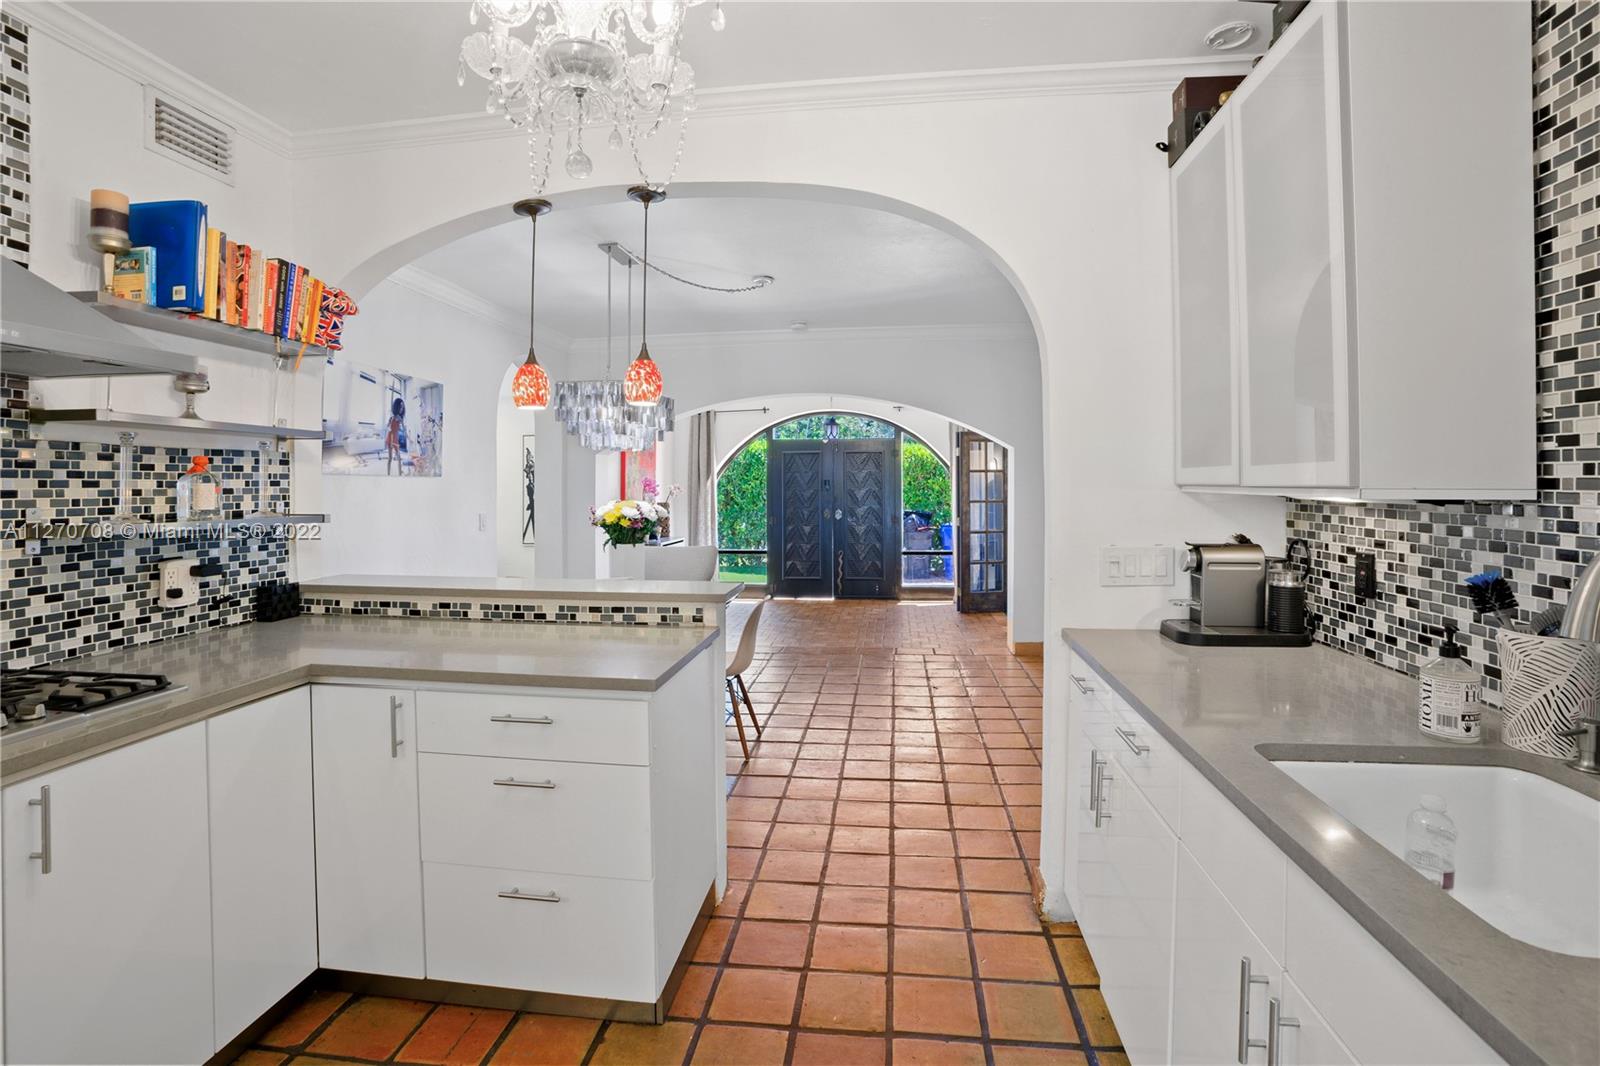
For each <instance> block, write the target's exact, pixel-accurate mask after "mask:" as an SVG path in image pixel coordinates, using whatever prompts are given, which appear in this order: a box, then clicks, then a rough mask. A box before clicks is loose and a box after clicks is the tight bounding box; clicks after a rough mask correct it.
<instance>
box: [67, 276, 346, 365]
mask: <svg viewBox="0 0 1600 1066" xmlns="http://www.w3.org/2000/svg"><path fill="white" fill-rule="evenodd" d="M72 295H73V296H74V297H76V298H77V299H79V300H82V301H83V302H84V303H86V304H88V305H89V306H90V307H93V308H94V309H95V310H96V311H99V312H100V313H101V314H103V315H105V316H106V317H107V318H109V319H112V320H113V321H116V322H120V323H122V324H123V325H125V326H136V327H138V328H139V329H153V330H158V331H159V332H162V333H171V334H173V335H175V336H179V337H192V338H194V339H195V340H202V341H209V342H210V343H212V344H225V345H227V346H229V347H231V348H239V349H242V350H244V351H251V352H264V353H266V354H268V355H274V356H280V357H285V358H288V357H293V358H298V357H299V356H300V354H301V348H302V347H304V350H305V354H306V355H307V356H310V357H311V358H314V359H323V358H326V357H327V355H328V349H327V348H324V347H323V346H322V345H320V344H306V345H303V346H302V345H301V343H300V342H299V341H290V340H285V339H283V338H282V337H274V336H273V335H272V334H270V333H262V332H260V331H258V330H253V329H245V328H244V327H242V326H230V325H229V324H228V323H226V322H218V321H217V320H215V319H212V318H202V317H201V316H199V315H196V314H193V313H192V312H189V311H172V310H169V309H167V308H165V307H152V306H150V305H149V304H142V303H136V302H135V301H133V300H124V299H122V298H121V297H120V296H112V295H111V294H110V293H108V292H75V293H73V294H72Z"/></svg>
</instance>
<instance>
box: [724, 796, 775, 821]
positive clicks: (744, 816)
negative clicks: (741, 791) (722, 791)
mask: <svg viewBox="0 0 1600 1066" xmlns="http://www.w3.org/2000/svg"><path fill="white" fill-rule="evenodd" d="M777 811H778V801H777V800H775V799H768V798H766V797H758V796H731V797H729V799H728V820H729V821H740V822H770V821H772V816H773V815H774V814H776V813H777Z"/></svg>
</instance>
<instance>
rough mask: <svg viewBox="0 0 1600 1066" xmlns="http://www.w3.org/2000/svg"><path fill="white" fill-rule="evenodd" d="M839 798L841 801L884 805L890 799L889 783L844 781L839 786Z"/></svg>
mask: <svg viewBox="0 0 1600 1066" xmlns="http://www.w3.org/2000/svg"><path fill="white" fill-rule="evenodd" d="M839 798H840V799H841V800H864V801H867V802H871V803H886V802H888V800H889V798H890V792H889V782H887V781H844V782H841V783H840V785H839Z"/></svg>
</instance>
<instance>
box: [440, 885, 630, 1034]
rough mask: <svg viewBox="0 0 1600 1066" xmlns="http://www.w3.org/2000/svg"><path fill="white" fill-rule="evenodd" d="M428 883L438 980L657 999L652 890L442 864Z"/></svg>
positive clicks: (612, 996)
mask: <svg viewBox="0 0 1600 1066" xmlns="http://www.w3.org/2000/svg"><path fill="white" fill-rule="evenodd" d="M422 879H423V886H424V889H425V892H426V896H427V905H426V914H427V927H428V934H427V945H428V976H429V977H430V978H433V979H436V980H441V981H460V982H463V983H467V984H480V985H494V986H497V987H500V988H518V989H528V990H530V991H537V992H555V993H560V994H562V995H569V996H598V997H604V998H608V999H620V1000H627V1001H630V1002H634V1003H648V1002H652V1001H654V1000H655V998H656V995H657V993H658V991H659V990H658V989H657V988H656V987H655V979H654V976H653V974H654V969H655V946H654V938H653V926H652V924H651V914H652V913H653V906H652V895H651V883H650V882H648V881H616V880H610V879H607V878H602V877H576V876H573V875H571V874H558V873H544V872H529V871H526V870H509V869H491V868H487V867H479V866H447V865H442V864H439V863H432V862H429V863H424V864H423V867H422ZM513 897H533V898H513Z"/></svg>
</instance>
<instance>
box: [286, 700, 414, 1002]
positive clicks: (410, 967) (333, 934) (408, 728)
mask: <svg viewBox="0 0 1600 1066" xmlns="http://www.w3.org/2000/svg"><path fill="white" fill-rule="evenodd" d="M416 735H417V732H416V698H415V695H414V694H413V693H412V692H410V691H404V690H399V689H380V688H358V687H354V686H349V685H313V686H312V688H311V751H312V777H313V780H314V782H315V787H314V791H315V796H316V827H317V919H318V921H317V926H318V928H317V946H318V955H319V958H320V961H321V963H322V965H323V966H326V967H328V968H330V969H335V970H355V971H357V972H360V973H376V974H388V975H392V976H398V977H421V976H422V975H423V969H424V967H423V947H422V853H421V847H420V844H419V843H418V838H417V824H418V823H417V756H416Z"/></svg>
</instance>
